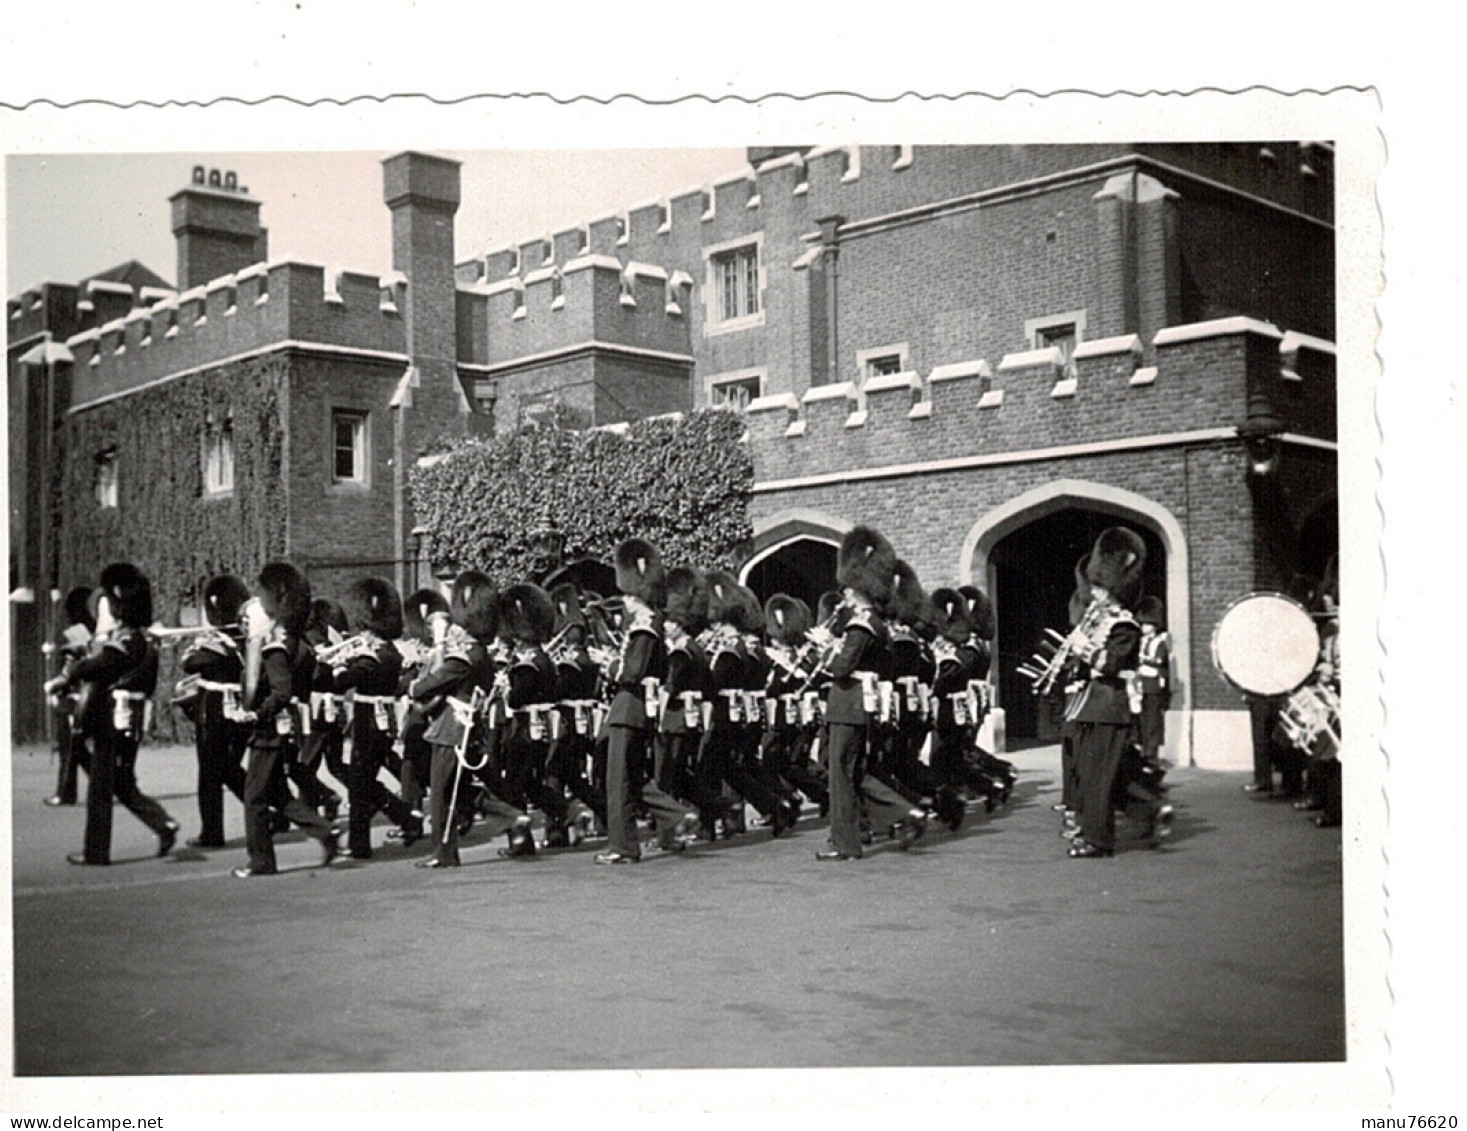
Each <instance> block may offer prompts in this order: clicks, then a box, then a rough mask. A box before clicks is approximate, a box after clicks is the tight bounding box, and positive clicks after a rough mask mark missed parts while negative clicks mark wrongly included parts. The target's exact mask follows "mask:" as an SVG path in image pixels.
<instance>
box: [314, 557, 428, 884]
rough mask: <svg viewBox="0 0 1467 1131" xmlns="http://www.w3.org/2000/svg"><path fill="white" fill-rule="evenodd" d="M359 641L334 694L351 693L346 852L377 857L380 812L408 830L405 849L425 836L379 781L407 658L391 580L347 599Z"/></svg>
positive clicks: (336, 677) (367, 581)
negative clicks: (400, 647) (375, 830)
mask: <svg viewBox="0 0 1467 1131" xmlns="http://www.w3.org/2000/svg"><path fill="white" fill-rule="evenodd" d="M341 604H342V608H343V609H344V610H345V611H346V620H347V626H348V628H349V629H350V630H351V633H352V636H353V637H354V641H353V647H352V649H351V652H350V654H349V655H348V654H343V655H340V656H338V657H337V658H336V661H335V662H334V663H333V664H332V665H331V667H332V691H334V692H335V693H336V694H337V695H346V694H347V693H348V692H350V693H351V694H352V699H353V704H352V720H351V763H350V765H349V766H348V767H347V772H346V777H347V781H346V786H347V802H348V804H349V805H350V811H349V813H348V815H347V852H348V854H349V855H350V856H351V857H352V859H354V860H370V859H371V857H372V818H373V816H375V815H376V813H377V812H378V811H379V810H380V811H382V812H384V813H386V814H387V816H388V819H389V820H391V821H392V823H393V824H395V825H397V826H398V827H399V828H400V829H402V830H403V834H402V837H401V840H402V842H403V844H404V845H409V844H412V843H413V842H414V841H416V840H417V839H418V838H419V837H421V836H422V835H423V820H422V818H421V817H420V816H417V815H415V814H414V813H413V811H412V809H411V808H410V807H409V806H408V805H407V804H406V803H405V802H404V801H403V800H402V798H401V797H399V796H397V795H396V794H394V793H393V792H392V791H391V790H390V789H388V788H387V786H385V785H384V784H383V783H382V782H381V781H380V780H379V777H378V775H379V774H380V772H381V770H382V767H383V766H384V765H385V764H386V763H387V761H388V759H389V757H390V755H391V754H392V752H393V751H392V740H393V732H394V730H395V729H396V723H397V720H396V704H397V689H398V683H399V676H400V675H401V672H402V656H401V653H399V652H398V650H397V647H396V646H395V645H394V644H393V641H395V640H396V639H397V638H398V637H399V636H401V635H402V598H401V597H399V596H398V593H397V587H396V586H394V585H393V584H392V583H391V582H390V581H387V580H385V579H383V578H377V577H364V578H361V579H360V580H358V581H355V582H353V583H352V584H351V586H350V587H349V588H348V589H347V591H346V594H345V595H344V597H343V599H342V602H341Z"/></svg>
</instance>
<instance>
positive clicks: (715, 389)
mask: <svg viewBox="0 0 1467 1131" xmlns="http://www.w3.org/2000/svg"><path fill="white" fill-rule="evenodd" d="M763 395H764V375H763V374H762V373H750V374H746V375H743V376H739V377H729V378H726V379H717V380H714V381H713V382H712V383H711V384H710V385H709V397H708V401H709V404H711V405H713V406H714V407H715V408H732V409H736V410H738V411H739V412H743V411H744V410H745V409H746V408H748V407H749V405H750V404H751V403H752V402H753V401H756V400H758V399H759V398H760V397H761V396H763Z"/></svg>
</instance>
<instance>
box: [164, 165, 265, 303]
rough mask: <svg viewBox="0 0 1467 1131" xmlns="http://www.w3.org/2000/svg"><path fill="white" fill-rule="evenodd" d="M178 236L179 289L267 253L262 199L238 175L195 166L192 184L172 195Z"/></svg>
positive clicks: (260, 258) (236, 268) (241, 266)
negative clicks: (252, 194)
mask: <svg viewBox="0 0 1467 1131" xmlns="http://www.w3.org/2000/svg"><path fill="white" fill-rule="evenodd" d="M168 203H169V204H170V205H171V206H172V209H173V235H174V238H175V239H176V240H177V241H178V289H179V290H180V291H186V290H189V289H190V288H192V287H197V286H199V285H200V284H203V283H207V282H209V280H211V279H217V278H219V277H220V276H221V275H231V274H233V273H234V272H236V271H240V270H242V269H244V268H245V267H248V266H250V264H252V263H260V262H263V261H264V260H265V258H266V256H267V255H268V250H267V247H268V242H267V239H266V233H265V229H264V228H262V227H260V202H259V201H258V200H255V199H254V198H253V197H251V196H250V195H249V190H248V189H246V188H243V187H240V186H238V184H237V179H236V177H235V174H234V173H233V172H232V171H231V172H224V173H221V172H220V171H219V170H218V169H210V170H207V171H206V170H205V169H204V167H203V166H202V165H195V166H194V170H193V177H192V183H191V184H190V185H189V186H188V187H187V188H183V189H180V190H179V191H178V192H176V193H174V194H173V195H172V196H171V197H169V198H168Z"/></svg>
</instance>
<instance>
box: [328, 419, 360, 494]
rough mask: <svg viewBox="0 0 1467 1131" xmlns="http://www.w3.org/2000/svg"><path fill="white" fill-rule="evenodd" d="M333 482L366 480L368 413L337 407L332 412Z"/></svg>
mask: <svg viewBox="0 0 1467 1131" xmlns="http://www.w3.org/2000/svg"><path fill="white" fill-rule="evenodd" d="M331 481H332V482H333V483H362V484H365V483H366V482H367V414H366V413H364V412H347V411H344V410H341V409H336V410H334V411H333V412H332V413H331Z"/></svg>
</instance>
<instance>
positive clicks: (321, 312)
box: [67, 261, 408, 407]
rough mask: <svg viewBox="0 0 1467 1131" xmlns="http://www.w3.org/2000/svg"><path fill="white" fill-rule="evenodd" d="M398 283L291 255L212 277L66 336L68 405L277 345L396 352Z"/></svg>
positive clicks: (399, 338) (400, 340) (402, 282)
mask: <svg viewBox="0 0 1467 1131" xmlns="http://www.w3.org/2000/svg"><path fill="white" fill-rule="evenodd" d="M407 286H408V282H407V279H406V278H405V277H404V276H402V275H392V276H389V277H387V278H379V277H378V276H376V275H365V274H360V273H357V272H352V271H337V270H327V269H326V268H324V267H320V266H316V265H312V264H307V263H296V262H291V261H281V262H274V263H269V264H264V263H260V264H256V265H254V266H251V267H247V268H245V269H244V270H242V271H238V272H236V273H234V274H230V275H224V276H221V277H220V278H217V279H213V280H211V281H210V282H208V283H206V284H204V285H202V286H198V287H193V288H190V289H189V290H186V291H182V292H180V293H178V294H173V295H170V296H169V297H167V298H163V299H161V300H159V301H157V302H155V303H154V304H153V305H151V306H147V307H136V308H134V309H132V310H131V311H129V312H128V313H127V314H125V315H123V316H121V317H117V318H113V319H112V320H110V321H107V322H104V323H102V324H101V325H98V326H96V327H94V328H92V329H90V330H85V331H83V332H81V333H79V334H76V335H74V336H72V337H71V338H69V339H68V340H67V345H68V346H69V347H70V349H71V351H72V354H73V356H74V358H75V361H74V365H73V371H72V397H71V399H72V405H73V407H84V406H85V405H86V404H88V403H89V402H92V401H95V400H98V399H101V398H105V397H110V396H113V395H115V394H118V393H122V392H126V391H128V390H130V389H134V388H137V387H140V386H143V385H147V384H150V383H153V382H156V381H160V380H164V379H167V378H169V377H174V376H180V375H182V374H185V373H188V372H192V371H194V370H197V369H200V368H203V367H207V366H210V365H214V364H218V363H220V362H223V361H226V360H231V359H235V358H239V357H242V356H245V355H249V354H251V353H255V352H259V351H263V350H267V349H273V348H278V347H280V346H282V345H285V344H303V345H310V346H318V347H324V348H331V349H336V350H339V351H342V352H346V353H352V352H356V353H363V354H372V355H401V354H403V352H404V348H405V347H404V333H403V321H402V315H401V310H402V308H403V305H404V301H405V298H406V288H407Z"/></svg>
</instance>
